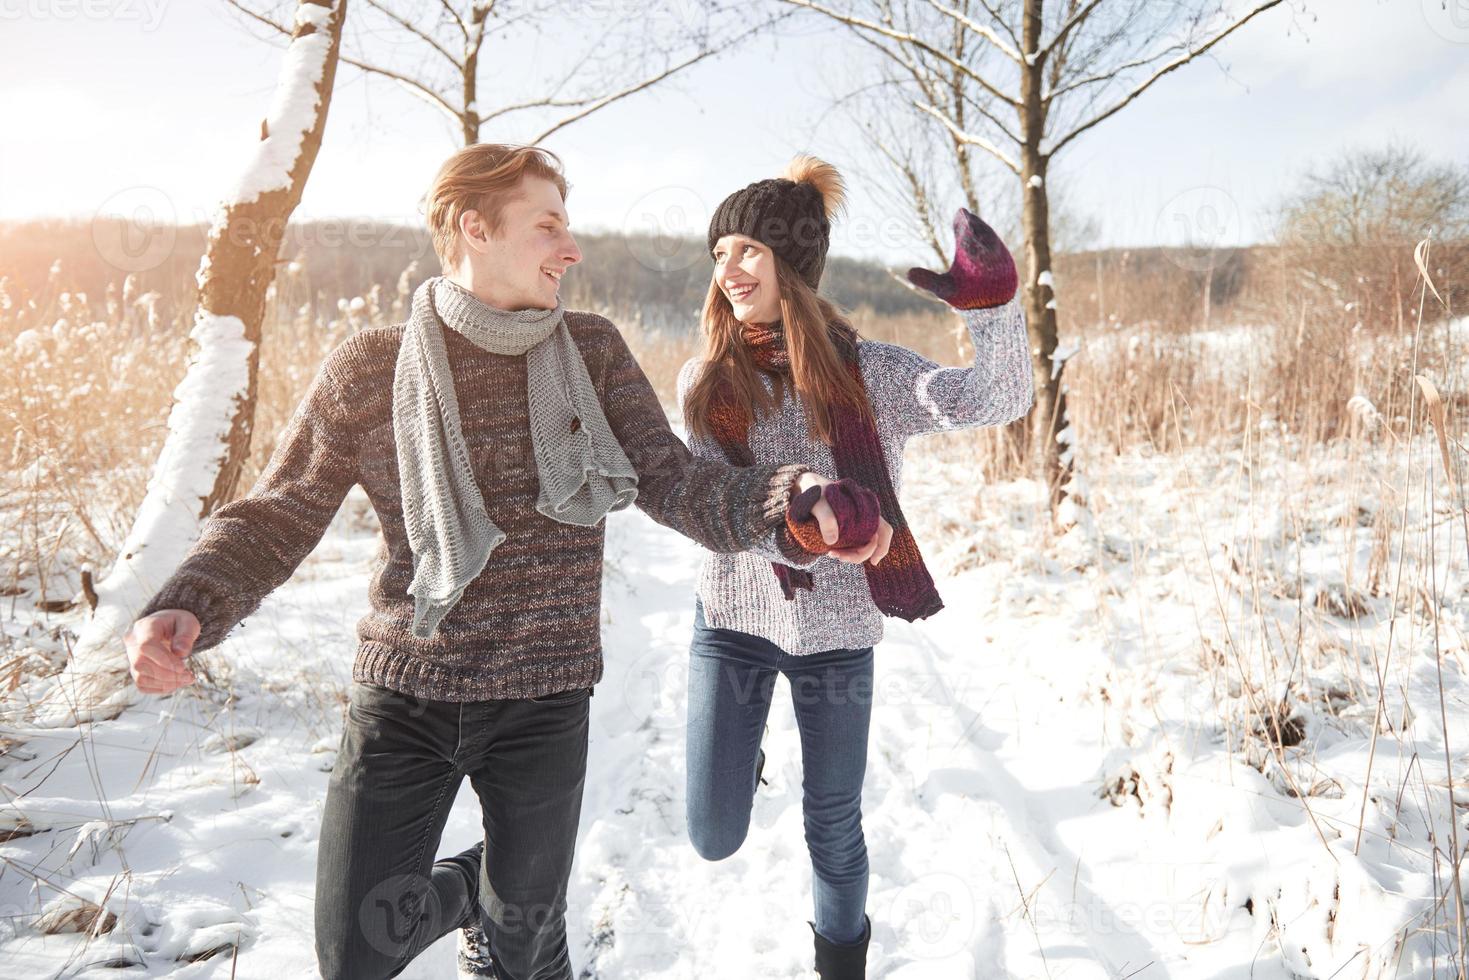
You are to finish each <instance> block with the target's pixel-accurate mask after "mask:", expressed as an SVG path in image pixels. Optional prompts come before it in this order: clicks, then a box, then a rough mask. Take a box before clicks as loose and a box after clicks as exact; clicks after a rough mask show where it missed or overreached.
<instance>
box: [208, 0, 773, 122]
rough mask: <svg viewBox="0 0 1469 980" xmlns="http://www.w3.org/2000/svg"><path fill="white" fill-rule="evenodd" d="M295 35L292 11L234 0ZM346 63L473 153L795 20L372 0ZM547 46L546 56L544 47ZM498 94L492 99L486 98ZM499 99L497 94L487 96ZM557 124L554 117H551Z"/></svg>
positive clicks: (532, 0)
mask: <svg viewBox="0 0 1469 980" xmlns="http://www.w3.org/2000/svg"><path fill="white" fill-rule="evenodd" d="M225 2H226V3H227V4H228V5H229V6H231V7H233V8H234V9H235V10H238V11H239V12H241V13H242V14H244V15H245V16H246V17H247V18H248V19H249V20H250V21H252V22H253V23H256V24H258V25H261V26H264V27H265V28H267V29H268V30H269V31H272V32H274V33H276V34H287V33H289V32H288V31H287V28H286V25H285V24H283V23H281V21H280V20H279V18H278V16H277V14H276V10H277V9H278V8H279V7H280V6H281V5H280V3H260V2H251V0H225ZM361 4H362V6H361V8H360V19H359V21H358V22H357V23H356V24H355V25H354V26H353V28H352V30H350V31H349V32H348V36H347V41H346V46H347V50H346V52H345V53H344V54H343V56H342V61H344V62H345V63H347V64H349V65H351V66H353V67H354V68H359V69H361V70H362V71H364V72H366V73H368V74H370V75H374V76H378V77H381V78H387V79H390V80H392V81H393V82H395V83H397V84H398V85H400V86H402V87H403V88H404V89H405V90H406V91H408V92H409V93H411V94H413V95H414V96H416V97H418V98H420V99H422V100H423V101H424V102H426V103H428V104H429V105H430V106H432V107H433V108H434V109H436V110H438V111H439V112H440V113H441V114H442V115H443V116H444V117H445V118H447V119H448V120H449V122H450V123H451V125H453V126H454V127H456V128H457V129H458V130H459V134H460V138H461V139H462V140H463V142H464V145H465V146H469V145H471V144H474V143H478V142H479V141H480V137H481V134H482V133H483V132H484V128H485V126H487V125H490V124H492V123H496V124H500V125H505V124H507V123H509V122H510V121H511V120H512V119H516V118H517V117H522V114H529V116H530V117H531V118H536V119H540V128H539V129H538V130H537V131H535V135H534V136H531V137H530V138H528V139H525V138H517V139H516V140H515V141H516V142H525V143H539V142H540V141H541V140H543V139H545V138H546V137H548V136H550V135H551V134H552V133H554V132H556V131H557V130H560V129H562V128H564V127H566V126H569V125H571V124H572V123H574V122H576V121H578V120H580V119H585V118H586V117H587V116H590V115H592V114H593V113H595V112H597V111H598V110H600V109H604V108H606V107H607V106H609V105H612V104H613V103H615V102H618V101H621V100H622V99H625V98H628V97H629V96H632V95H635V94H637V93H639V92H643V91H646V90H647V89H650V88H652V87H653V86H655V85H657V84H659V83H660V82H663V81H665V80H667V79H669V78H672V77H673V76H675V75H677V74H678V73H680V72H682V71H684V70H686V69H688V68H691V67H693V66H694V65H696V64H698V63H699V62H701V61H704V60H705V59H707V58H710V57H712V56H713V55H716V54H718V53H720V52H722V51H725V50H728V49H729V48H731V47H733V46H734V45H736V44H738V43H740V42H741V41H744V40H745V39H747V38H750V37H753V36H754V35H756V34H758V33H759V32H761V31H762V30H765V29H767V28H769V27H770V26H771V25H772V24H775V23H778V22H779V21H781V20H783V19H784V18H785V17H786V16H788V14H789V13H790V12H785V13H777V14H775V15H774V16H771V17H768V18H764V19H760V18H757V19H756V20H755V22H754V23H751V21H750V18H749V16H748V13H747V12H746V11H745V10H744V8H738V7H728V6H725V5H723V4H721V3H717V2H711V0H659V2H654V3H638V4H630V3H625V2H620V0H619V2H612V0H600V2H598V0H593V2H585V0H583V2H575V0H566V2H555V0H551V2H548V0H518V2H517V0H468V2H465V0H437V2H435V0H361ZM537 40H545V41H546V44H545V45H544V49H542V47H541V46H540V45H537V44H535V43H534V42H536V41H537ZM506 64H513V65H516V66H517V67H519V66H522V65H523V66H525V68H526V70H525V71H523V72H519V73H518V74H521V75H522V76H523V82H522V84H521V86H519V88H520V90H519V91H517V90H515V89H514V88H513V87H512V86H510V85H508V84H507V83H506V81H505V79H503V78H502V79H500V80H497V81H496V82H495V83H494V84H493V85H489V86H482V85H481V81H482V76H483V75H484V74H485V73H486V66H487V65H489V66H495V67H503V66H504V65H506ZM484 88H489V89H490V92H488V93H486V92H485V91H484V90H483V89H484ZM486 96H488V97H486ZM548 116H549V117H551V118H549V119H547V117H548Z"/></svg>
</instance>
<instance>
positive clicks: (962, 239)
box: [908, 208, 1019, 310]
mask: <svg viewBox="0 0 1469 980" xmlns="http://www.w3.org/2000/svg"><path fill="white" fill-rule="evenodd" d="M908 281H909V282H911V283H912V284H913V285H915V286H917V287H918V288H919V289H926V290H928V291H929V292H930V293H933V294H934V295H935V296H937V297H938V298H939V299H941V300H943V301H944V302H945V303H948V304H949V305H950V306H952V307H953V308H954V309H956V310H977V309H984V308H986V307H991V306H1003V305H1004V304H1006V303H1008V302H1010V299H1011V298H1012V297H1013V296H1014V295H1015V288H1016V286H1017V285H1018V284H1019V279H1018V277H1017V276H1016V274H1015V259H1014V258H1012V257H1011V255H1010V250H1009V249H1008V248H1006V247H1005V243H1004V242H1002V241H1000V236H999V235H996V234H995V230H994V229H993V228H991V227H990V226H989V225H987V224H985V223H984V222H983V221H981V220H980V219H979V217H978V216H976V215H974V214H971V213H970V212H969V211H968V210H967V209H966V208H960V209H959V213H958V214H956V215H955V216H954V262H953V264H952V265H950V266H949V271H948V272H943V273H940V272H930V271H929V270H927V269H909V270H908Z"/></svg>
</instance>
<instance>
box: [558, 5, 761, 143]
mask: <svg viewBox="0 0 1469 980" xmlns="http://www.w3.org/2000/svg"><path fill="white" fill-rule="evenodd" d="M789 16H790V14H779V15H777V16H775V17H772V18H771V19H770V20H767V21H762V22H761V23H759V24H756V25H755V26H754V27H752V28H750V29H749V30H747V31H745V32H743V33H741V34H737V35H735V36H734V37H732V38H730V39H729V40H727V41H725V42H723V43H721V44H717V45H715V46H714V47H712V48H705V49H704V50H702V51H700V52H698V53H697V54H695V55H694V56H693V57H691V58H686V59H684V60H683V61H681V62H679V63H678V64H676V65H674V66H672V67H671V68H665V69H664V70H663V71H660V72H658V73H657V74H655V75H652V76H649V77H648V78H645V79H643V80H642V81H640V82H634V83H633V84H632V85H629V86H627V87H626V88H624V89H622V90H621V91H618V92H613V93H612V94H611V95H604V96H602V97H600V98H597V99H594V100H592V101H591V102H590V103H589V104H588V105H587V107H586V108H584V109H582V110H580V111H579V112H574V113H572V114H571V115H569V116H567V117H566V118H565V119H562V120H560V121H559V122H557V123H556V124H555V125H553V126H551V127H550V128H549V129H547V130H545V131H544V132H542V133H540V134H539V135H538V136H536V138H535V139H533V140H531V142H532V143H539V142H540V141H541V140H543V139H545V138H546V137H548V136H550V135H551V134H552V133H554V132H556V131H557V130H558V129H563V128H565V127H566V126H570V125H571V124H572V123H574V122H576V121H577V120H578V119H583V118H585V117H587V116H589V115H591V114H592V113H594V112H596V111H597V110H599V109H602V108H604V107H605V106H609V105H611V104H612V103H614V102H617V101H619V100H621V99H625V98H627V97H628V96H629V95H635V94H636V93H638V92H641V91H643V89H646V88H649V87H650V86H653V85H656V84H658V83H659V82H661V81H663V80H664V79H666V78H668V77H670V76H672V75H676V74H678V73H679V72H681V71H683V70H684V69H686V68H691V67H693V66H694V65H697V64H698V63H699V62H701V61H703V60H704V59H705V58H708V57H710V56H711V55H716V54H720V53H722V52H724V51H727V50H729V49H730V48H732V47H734V46H735V45H737V44H739V43H740V42H741V41H744V40H745V39H746V38H749V37H753V36H754V35H756V34H758V33H760V32H761V31H763V30H766V29H767V28H769V27H771V26H772V25H774V24H777V23H779V22H780V21H782V20H785V19H786V18H787V17H789Z"/></svg>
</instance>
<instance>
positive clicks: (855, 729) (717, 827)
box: [687, 602, 872, 943]
mask: <svg viewBox="0 0 1469 980" xmlns="http://www.w3.org/2000/svg"><path fill="white" fill-rule="evenodd" d="M778 674H784V675H785V676H786V679H787V680H788V681H789V682H790V685H791V700H792V701H793V702H794V704H795V710H796V726H797V727H798V728H799V729H800V732H801V762H802V770H803V777H802V781H801V789H802V797H801V806H802V811H803V813H804V815H805V826H806V848H807V850H808V851H810V853H811V866H812V871H813V872H814V881H813V884H812V893H813V895H814V897H815V903H816V921H815V923H814V925H815V927H816V931H817V932H819V933H820V934H821V935H822V936H823V937H824V938H826V939H828V940H830V941H831V942H833V943H850V942H855V941H857V940H858V939H860V938H861V936H862V933H863V930H864V925H865V923H864V922H863V912H864V909H865V908H866V905H867V843H866V841H865V840H864V839H863V837H862V777H863V775H864V773H865V772H866V769H867V731H868V727H869V725H870V722H871V719H872V647H863V648H861V649H857V650H828V651H825V652H823V653H813V654H807V655H804V656H793V655H792V654H789V653H786V652H785V651H784V650H782V649H781V648H780V647H778V646H776V645H775V644H774V643H771V642H770V641H769V640H766V639H764V638H763V637H759V636H753V635H751V634H749V633H741V632H738V631H737V630H729V629H713V628H711V627H709V626H708V625H707V624H706V623H705V622H704V605H703V603H702V602H696V604H695V606H694V636H693V641H692V642H691V644H690V647H689V705H688V766H687V769H688V794H687V795H688V825H689V839H690V840H691V841H692V842H693V845H694V849H695V850H696V851H698V852H699V855H700V856H701V857H703V858H706V859H707V860H710V861H719V860H722V859H723V858H727V857H729V856H730V855H731V854H733V853H734V852H735V851H737V850H739V848H740V845H741V844H743V843H744V841H745V835H746V834H747V833H748V832H749V829H750V808H751V806H752V805H753V804H754V799H755V786H756V780H755V760H756V758H757V755H758V753H759V749H760V736H761V733H762V732H763V730H764V728H765V719H766V717H767V715H769V713H770V696H771V694H772V692H773V691H774V690H775V679H776V676H777V675H778Z"/></svg>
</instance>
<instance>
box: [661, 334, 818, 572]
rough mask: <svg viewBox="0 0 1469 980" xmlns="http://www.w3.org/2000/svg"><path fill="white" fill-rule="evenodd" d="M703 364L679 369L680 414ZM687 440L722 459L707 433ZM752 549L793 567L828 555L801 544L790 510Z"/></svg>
mask: <svg viewBox="0 0 1469 980" xmlns="http://www.w3.org/2000/svg"><path fill="white" fill-rule="evenodd" d="M702 365H703V362H702V361H701V360H700V359H699V358H697V357H696V358H692V359H690V360H689V361H687V362H685V364H684V366H683V367H682V368H681V369H680V370H679V372H678V385H677V392H678V411H679V413H680V414H682V413H683V407H684V403H685V401H686V400H687V399H688V395H689V391H690V390H691V389H692V388H693V387H694V383H695V382H696V381H698V380H699V371H700V370H701V368H702ZM688 440H689V448H690V449H691V450H692V451H693V452H694V454H695V455H697V456H700V457H702V458H704V459H717V458H722V455H723V454H722V452H721V451H720V449H719V446H718V444H717V443H715V442H714V440H712V439H710V438H708V437H707V436H700V435H697V434H695V433H693V432H690V433H689V434H688ZM749 550H750V551H752V552H754V553H755V554H757V555H759V556H761V557H762V558H766V559H769V560H770V561H774V562H780V563H781V564H782V565H789V566H791V567H793V568H810V567H811V566H812V565H815V564H816V563H817V562H818V561H820V560H821V559H822V558H824V557H826V554H825V552H822V553H820V554H816V553H813V552H810V551H807V550H806V549H805V548H803V547H801V545H800V542H798V541H797V540H796V539H795V537H794V536H793V535H792V534H791V528H790V514H789V512H787V514H786V515H785V518H784V519H782V520H781V521H779V522H778V523H776V524H774V525H773V526H772V527H770V528H769V529H768V530H767V531H766V532H765V533H764V534H763V535H761V536H760V538H759V540H757V541H756V542H755V543H754V544H752V545H750V548H749Z"/></svg>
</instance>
